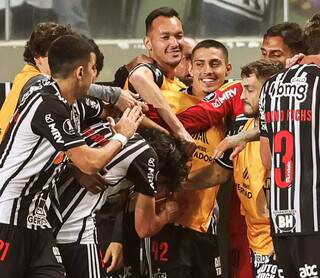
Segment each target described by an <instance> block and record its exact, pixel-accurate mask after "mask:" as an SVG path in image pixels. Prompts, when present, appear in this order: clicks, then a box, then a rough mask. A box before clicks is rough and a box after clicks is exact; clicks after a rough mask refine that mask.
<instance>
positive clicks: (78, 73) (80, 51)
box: [48, 35, 96, 97]
mask: <svg viewBox="0 0 320 278" xmlns="http://www.w3.org/2000/svg"><path fill="white" fill-rule="evenodd" d="M48 61H49V66H50V71H51V75H52V77H53V78H55V79H59V80H64V81H67V82H65V83H66V84H67V85H68V87H69V88H70V91H71V88H72V92H73V96H76V97H78V96H81V95H85V94H86V92H87V91H88V89H89V86H90V84H91V83H92V82H93V81H94V78H95V76H96V69H95V68H96V55H95V53H94V48H93V46H92V43H90V42H89V40H88V39H86V38H83V37H81V36H78V35H65V36H62V37H60V38H58V39H56V40H55V41H54V42H53V43H52V44H51V46H50V48H49V53H48Z"/></svg>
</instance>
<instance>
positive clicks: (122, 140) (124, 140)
mask: <svg viewBox="0 0 320 278" xmlns="http://www.w3.org/2000/svg"><path fill="white" fill-rule="evenodd" d="M110 140H116V141H119V142H120V143H121V145H122V148H123V147H124V146H125V144H127V142H128V138H127V137H126V136H124V135H122V134H121V133H116V134H115V135H113V136H112V137H111V138H110Z"/></svg>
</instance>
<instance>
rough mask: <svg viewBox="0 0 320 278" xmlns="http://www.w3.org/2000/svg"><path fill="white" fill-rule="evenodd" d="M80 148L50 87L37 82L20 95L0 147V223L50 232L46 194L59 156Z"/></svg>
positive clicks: (67, 115)
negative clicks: (43, 229)
mask: <svg viewBox="0 0 320 278" xmlns="http://www.w3.org/2000/svg"><path fill="white" fill-rule="evenodd" d="M83 144H85V141H84V140H83V139H82V138H81V136H80V135H79V134H78V133H77V132H76V131H75V129H74V126H73V123H72V121H71V118H70V107H69V105H68V104H67V101H66V100H65V99H64V98H63V97H62V96H61V95H60V92H59V89H58V87H57V85H56V83H55V82H53V81H50V80H40V81H39V82H37V83H35V84H34V85H33V86H31V87H30V88H29V89H28V90H26V91H25V92H23V93H22V95H21V98H20V103H19V105H18V108H17V110H16V112H15V114H14V117H13V119H12V120H11V122H10V125H9V127H8V131H7V133H6V135H5V137H4V140H3V141H2V143H1V145H0V223H5V224H12V225H17V226H23V227H27V228H29V229H38V228H47V227H50V224H49V223H48V221H47V210H48V207H49V205H50V196H49V194H50V193H51V189H52V188H53V187H54V185H55V181H54V179H53V178H54V177H55V176H56V175H57V174H58V172H59V171H60V168H61V165H63V163H61V161H63V159H61V158H63V152H64V151H66V150H68V149H70V148H73V147H76V146H80V145H83Z"/></svg>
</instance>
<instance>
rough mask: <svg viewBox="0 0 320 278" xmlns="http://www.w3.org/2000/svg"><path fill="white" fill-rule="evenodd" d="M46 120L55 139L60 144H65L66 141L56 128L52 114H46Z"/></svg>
mask: <svg viewBox="0 0 320 278" xmlns="http://www.w3.org/2000/svg"><path fill="white" fill-rule="evenodd" d="M44 119H45V121H46V123H47V124H48V127H49V129H50V132H51V134H52V136H53V139H54V140H55V141H56V142H57V143H60V144H64V141H63V139H62V135H61V133H60V131H59V130H58V129H57V128H56V123H55V121H54V119H53V118H52V115H51V114H46V115H45V116H44Z"/></svg>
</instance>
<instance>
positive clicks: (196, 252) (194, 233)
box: [151, 40, 241, 278]
mask: <svg viewBox="0 0 320 278" xmlns="http://www.w3.org/2000/svg"><path fill="white" fill-rule="evenodd" d="M191 61H192V69H191V75H192V77H193V83H192V86H190V87H189V88H188V90H187V92H186V93H187V94H181V93H180V95H179V93H176V94H175V95H174V94H169V92H164V96H165V97H166V99H167V101H168V103H169V104H170V106H171V107H172V109H173V111H175V112H177V111H179V110H180V111H181V110H182V111H183V110H184V109H187V108H188V105H185V103H187V101H189V107H190V106H191V105H192V102H193V105H195V104H197V103H198V102H199V101H200V100H201V99H202V98H204V97H207V96H208V95H209V94H211V96H212V97H214V93H213V92H215V91H216V90H217V89H221V90H222V91H223V90H226V91H228V88H229V90H230V89H235V90H237V89H241V86H240V87H239V88H237V87H236V83H237V82H231V83H228V82H226V81H225V80H226V77H227V76H228V74H229V73H230V71H231V65H230V64H229V62H228V52H227V49H226V48H225V46H224V45H223V44H221V43H220V42H217V41H214V40H205V41H202V42H199V43H198V44H197V45H196V46H195V47H194V49H193V52H192V60H191ZM224 83H226V84H224ZM212 93H213V94H212ZM182 106H183V108H182V109H181V107H182ZM192 136H193V138H194V139H195V141H196V144H197V149H196V151H195V152H194V155H193V159H192V168H191V171H194V170H196V169H198V168H201V167H204V166H205V165H209V164H210V162H211V160H212V158H211V156H212V152H213V150H214V147H215V146H216V145H217V144H218V143H219V141H220V140H221V139H222V137H223V136H224V128H223V125H222V122H221V125H217V126H214V127H212V128H210V129H209V130H207V131H205V132H200V133H196V134H193V135H192ZM218 189H219V188H218V186H216V187H211V188H208V189H203V190H194V191H193V192H189V191H184V190H180V191H178V192H176V193H174V196H173V198H174V199H175V200H177V201H178V204H179V206H180V215H179V217H178V218H177V219H176V221H175V224H172V225H167V226H166V227H165V228H164V229H163V230H162V231H161V232H160V233H159V234H158V235H156V236H154V237H152V239H151V256H152V266H153V273H154V275H155V274H160V273H161V274H162V275H164V273H165V275H166V277H169V278H170V277H175V278H179V277H184V278H187V277H190V278H191V277H197V278H198V277H199V278H205V277H208V278H209V277H221V262H220V256H219V249H218V244H217V238H216V234H215V231H213V229H212V226H211V225H210V224H211V217H212V214H213V210H214V207H215V203H216V196H217V192H218Z"/></svg>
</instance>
